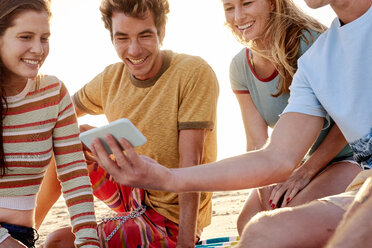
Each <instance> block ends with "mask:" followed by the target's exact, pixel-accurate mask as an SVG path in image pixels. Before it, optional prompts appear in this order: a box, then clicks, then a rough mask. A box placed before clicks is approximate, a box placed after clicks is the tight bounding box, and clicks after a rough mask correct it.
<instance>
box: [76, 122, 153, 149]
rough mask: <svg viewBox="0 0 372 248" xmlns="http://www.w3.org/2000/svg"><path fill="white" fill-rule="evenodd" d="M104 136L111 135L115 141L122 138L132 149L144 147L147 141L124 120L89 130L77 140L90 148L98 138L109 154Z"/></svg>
mask: <svg viewBox="0 0 372 248" xmlns="http://www.w3.org/2000/svg"><path fill="white" fill-rule="evenodd" d="M106 134H111V135H112V136H114V138H115V139H116V140H119V138H124V139H126V140H128V141H129V142H130V143H131V144H132V146H134V147H136V146H141V145H144V144H145V143H146V141H147V140H146V137H145V136H143V134H142V133H141V132H140V131H139V130H138V129H137V128H136V127H135V126H134V125H133V124H132V123H131V122H130V121H129V120H128V119H126V118H122V119H119V120H116V121H113V122H111V123H110V124H108V125H105V126H102V127H97V128H93V129H90V130H88V131H86V132H83V133H81V134H80V135H79V138H80V140H81V141H82V142H83V143H84V145H86V146H87V147H90V146H91V144H92V142H93V139H95V138H99V139H100V140H101V142H102V144H103V146H104V147H105V149H106V151H107V153H109V154H111V153H112V151H111V149H110V147H109V146H108V145H107V143H106V141H105V139H104V137H105V135H106ZM119 145H120V144H119Z"/></svg>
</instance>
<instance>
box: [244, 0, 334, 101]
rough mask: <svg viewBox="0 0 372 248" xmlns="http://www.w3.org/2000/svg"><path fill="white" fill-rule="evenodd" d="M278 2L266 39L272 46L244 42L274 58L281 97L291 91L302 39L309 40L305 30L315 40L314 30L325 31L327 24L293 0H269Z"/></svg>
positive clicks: (267, 57) (263, 54)
mask: <svg viewBox="0 0 372 248" xmlns="http://www.w3.org/2000/svg"><path fill="white" fill-rule="evenodd" d="M265 1H271V2H272V3H273V4H274V10H273V11H272V12H271V13H270V20H269V22H268V24H267V27H266V28H265V33H264V34H263V37H262V38H263V40H265V41H268V44H269V46H268V50H260V49H259V48H258V47H257V46H256V45H255V42H254V41H249V42H248V43H247V42H244V41H242V40H240V41H241V42H242V43H243V44H245V45H246V46H248V48H249V49H251V50H252V51H254V52H255V53H257V54H259V55H260V56H263V57H265V58H266V59H268V60H270V61H271V62H272V63H273V64H274V65H275V67H276V69H277V71H278V73H279V82H278V85H277V89H278V92H277V93H276V94H274V95H273V96H274V97H277V96H279V95H281V94H283V93H288V92H289V86H290V85H291V82H292V79H293V75H294V73H295V72H296V70H297V59H298V51H299V48H300V41H301V39H304V40H305V42H306V43H307V44H309V42H310V41H309V40H308V39H307V38H306V37H305V35H304V33H305V32H308V33H309V34H310V37H311V41H313V39H314V37H313V36H312V34H311V33H310V31H311V30H313V31H316V32H320V33H322V32H324V31H325V30H326V29H327V27H326V26H324V25H323V24H321V23H320V22H318V21H317V20H315V19H314V18H312V17H311V16H309V15H307V14H305V13H304V12H303V11H302V10H301V9H300V8H299V7H298V6H297V5H296V4H295V3H294V2H293V1H292V0H265Z"/></svg>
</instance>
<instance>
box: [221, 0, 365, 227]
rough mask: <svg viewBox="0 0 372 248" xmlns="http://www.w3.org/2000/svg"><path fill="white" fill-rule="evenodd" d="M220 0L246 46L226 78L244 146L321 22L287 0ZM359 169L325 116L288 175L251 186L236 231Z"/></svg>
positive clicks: (275, 106)
mask: <svg viewBox="0 0 372 248" xmlns="http://www.w3.org/2000/svg"><path fill="white" fill-rule="evenodd" d="M222 2H223V7H224V11H225V17H226V23H227V25H228V26H229V27H230V28H231V30H232V33H233V35H234V36H235V37H236V38H237V39H238V40H239V41H240V42H241V43H242V44H244V45H245V46H246V48H244V49H242V50H241V51H240V52H239V53H238V54H237V55H236V56H235V57H234V58H233V60H232V62H231V66H230V82H231V87H232V89H233V91H234V93H235V95H236V98H237V100H238V102H239V105H240V109H241V113H242V118H243V122H244V127H245V132H246V139H247V151H252V150H257V149H260V148H262V147H263V146H264V145H265V143H266V142H267V141H268V138H269V135H268V128H269V127H270V128H273V127H274V125H275V124H276V122H277V121H278V119H279V115H280V114H281V113H282V111H283V110H284V108H285V107H286V106H287V104H288V98H289V86H290V85H291V82H292V77H293V75H294V73H295V71H296V65H297V59H298V58H299V57H300V56H301V55H302V54H303V53H305V51H306V50H307V49H308V48H309V47H310V46H311V45H312V43H313V42H314V41H315V40H316V39H317V38H318V36H319V35H320V34H321V33H322V32H323V31H325V29H326V28H325V26H323V25H322V24H320V23H319V22H317V21H316V20H315V19H313V18H311V17H310V16H308V15H306V14H305V13H303V12H302V11H301V10H300V9H299V8H298V7H297V6H296V5H295V4H294V3H293V1H292V0H247V1H242V0H222ZM360 170H361V169H360V168H359V167H358V165H357V164H356V163H355V162H354V161H353V158H352V151H351V149H350V147H349V146H348V145H346V140H345V139H344V137H343V135H342V134H341V132H340V130H339V129H338V127H337V126H336V125H334V122H333V120H330V121H329V122H328V121H326V123H325V127H324V129H323V130H322V132H321V133H320V135H319V137H318V139H317V141H316V142H315V143H314V145H313V146H312V148H311V149H310V151H309V153H308V155H307V156H306V157H305V158H304V160H303V163H302V164H301V165H299V166H298V167H297V169H296V170H295V171H294V172H293V173H292V175H291V176H290V178H289V179H288V180H287V181H285V182H282V183H279V184H276V185H272V186H268V187H265V188H261V189H254V190H252V191H251V193H250V195H249V197H248V199H247V201H246V203H245V205H244V207H243V210H242V212H241V214H240V216H239V218H238V223H237V227H238V232H239V233H240V234H241V232H242V230H243V227H244V226H245V224H246V223H247V222H248V221H249V220H250V219H251V218H252V217H253V216H254V215H255V214H256V213H258V212H260V211H263V210H271V209H275V208H278V207H285V206H296V205H299V204H303V203H306V202H309V201H311V200H314V199H317V198H321V197H324V196H328V195H333V194H337V193H340V192H343V191H344V190H345V189H346V187H347V185H348V184H349V183H350V182H351V180H352V179H353V178H354V177H355V176H356V174H357V173H358V172H360Z"/></svg>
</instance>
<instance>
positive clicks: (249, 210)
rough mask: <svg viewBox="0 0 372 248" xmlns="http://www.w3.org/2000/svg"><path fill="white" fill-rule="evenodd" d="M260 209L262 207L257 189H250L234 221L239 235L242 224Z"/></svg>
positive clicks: (241, 230)
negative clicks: (236, 219)
mask: <svg viewBox="0 0 372 248" xmlns="http://www.w3.org/2000/svg"><path fill="white" fill-rule="evenodd" d="M262 210H264V209H263V208H262V206H261V201H260V197H259V194H258V189H251V191H250V192H249V195H248V198H247V200H246V201H245V203H244V206H243V209H242V211H241V212H240V214H239V217H238V221H237V223H236V225H237V229H238V233H239V235H241V234H242V232H243V229H244V226H245V225H246V224H247V223H248V221H249V220H250V219H251V218H252V217H253V216H255V215H256V214H257V213H258V212H261V211H262Z"/></svg>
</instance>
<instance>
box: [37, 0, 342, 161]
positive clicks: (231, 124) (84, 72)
mask: <svg viewBox="0 0 372 248" xmlns="http://www.w3.org/2000/svg"><path fill="white" fill-rule="evenodd" d="M169 2H170V15H169V18H168V24H167V31H166V36H165V39H164V44H163V49H171V50H173V51H175V52H178V53H187V54H192V55H198V56H201V57H202V58H204V59H205V60H206V61H207V62H208V63H209V64H210V65H211V66H212V68H213V69H214V71H215V72H216V74H217V77H218V80H219V84H220V97H219V104H218V121H217V126H218V159H222V158H225V157H229V156H233V155H238V154H241V153H243V152H244V151H245V134H244V128H243V123H242V120H241V117H240V110H239V106H238V102H237V101H236V99H235V96H234V94H233V93H232V91H231V89H230V83H229V64H230V61H231V59H232V57H233V56H234V55H235V54H236V53H237V52H238V51H239V50H240V49H242V48H243V46H242V45H241V44H239V43H238V42H236V41H235V39H234V37H233V36H232V34H231V32H230V31H229V30H228V28H227V27H226V26H225V25H224V13H223V8H222V4H221V1H220V0H170V1H169ZM295 2H296V3H298V4H299V6H300V7H301V8H302V9H303V10H305V11H306V12H308V13H310V14H311V15H312V16H314V17H315V18H317V19H319V20H320V21H321V22H322V23H324V24H325V25H327V26H329V25H330V23H331V21H332V20H333V19H334V17H335V14H334V12H333V11H332V10H331V9H330V8H329V7H325V8H322V9H318V10H310V9H309V8H307V7H306V5H305V3H304V2H303V0H295ZM99 4H100V0H52V11H53V19H52V36H51V39H50V43H51V51H50V55H49V57H48V59H47V61H46V63H45V65H44V66H43V68H42V72H43V73H46V74H53V75H56V76H57V77H58V78H60V79H61V80H62V81H63V82H64V83H65V84H66V86H67V88H68V90H69V92H70V94H71V95H72V94H73V93H75V92H76V91H77V90H79V89H80V88H81V87H82V86H83V85H84V84H85V83H87V82H89V81H90V80H91V79H92V78H93V77H94V76H95V75H96V74H98V73H100V72H101V71H102V70H103V69H104V68H105V67H106V66H107V65H109V64H112V63H115V62H117V61H119V58H118V57H117V55H116V53H115V50H114V48H113V46H112V43H111V40H110V37H109V32H108V31H107V30H106V29H104V27H103V23H102V21H101V16H100V12H99ZM79 123H80V124H83V123H89V124H91V125H95V126H100V125H104V124H105V123H107V121H106V119H105V118H104V117H103V116H100V117H97V116H93V117H83V118H81V119H79ZM149 125H151V124H150V123H149Z"/></svg>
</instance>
